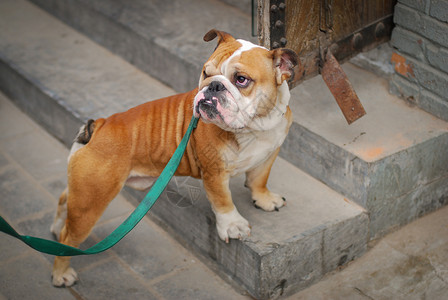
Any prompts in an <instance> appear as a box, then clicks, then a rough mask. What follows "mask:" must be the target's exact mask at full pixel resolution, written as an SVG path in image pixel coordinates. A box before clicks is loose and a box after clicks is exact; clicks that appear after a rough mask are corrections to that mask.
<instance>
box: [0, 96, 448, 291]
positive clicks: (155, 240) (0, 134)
mask: <svg viewBox="0 0 448 300" xmlns="http://www.w3.org/2000/svg"><path fill="white" fill-rule="evenodd" d="M0 129H1V130H0V214H1V215H2V216H3V217H5V218H6V219H7V220H8V221H10V222H11V223H12V225H13V226H14V227H15V228H16V229H18V230H19V231H20V232H22V233H25V234H29V235H35V236H40V237H44V238H51V235H50V233H49V226H50V224H51V221H52V218H53V214H54V211H55V209H56V203H57V197H58V195H59V193H60V192H61V191H62V189H63V187H64V185H65V177H66V174H65V172H66V157H67V154H68V151H67V149H66V148H64V146H62V144H60V143H59V142H58V141H56V140H55V139H53V138H52V137H51V136H49V135H48V134H47V133H46V132H45V131H44V130H43V129H41V128H40V127H39V126H38V125H37V124H35V123H34V122H33V121H31V120H30V119H29V118H28V117H27V116H26V115H24V114H23V113H21V112H20V111H19V110H18V109H17V108H16V107H15V106H14V105H13V104H12V103H11V102H9V100H8V99H6V98H5V97H4V96H3V95H2V94H0ZM132 209H133V206H132V205H131V204H130V203H128V202H127V201H126V199H124V198H123V197H121V196H119V197H117V199H115V200H114V201H113V202H112V204H111V206H110V207H109V209H108V210H107V211H106V213H105V214H104V216H103V218H102V219H101V220H100V222H99V224H98V225H97V226H96V228H95V230H94V232H93V234H92V235H91V237H90V238H89V239H88V240H87V242H86V243H85V246H86V247H88V246H91V245H93V244H94V243H96V242H97V241H99V240H101V239H102V238H103V237H104V236H106V235H107V233H109V232H111V231H112V230H113V229H114V228H115V227H116V226H117V225H118V224H119V223H120V221H122V220H123V219H124V218H125V217H126V216H127V214H128V213H129V212H130V211H131V210H132ZM52 260H53V257H51V256H49V255H43V254H40V253H38V252H35V251H34V250H32V249H30V248H27V246H25V245H24V244H22V243H20V242H19V241H17V240H15V239H13V238H11V237H9V236H7V235H4V234H0V299H125V298H126V299H180V298H185V299H249V297H248V296H247V295H242V294H241V293H240V292H239V291H236V290H235V289H233V288H232V287H231V286H230V285H229V284H227V283H226V282H225V281H223V280H222V279H221V278H219V277H217V276H216V275H215V274H214V273H213V272H212V271H211V270H210V269H208V268H207V267H206V266H205V265H204V264H202V263H201V262H200V261H198V259H197V258H196V257H195V256H193V255H192V254H190V253H189V252H188V251H187V250H185V249H184V248H183V247H181V246H180V245H179V244H178V243H177V242H176V241H175V240H173V239H172V238H171V237H170V236H168V235H167V234H166V233H165V232H164V231H163V230H162V229H160V228H159V227H158V226H157V225H156V224H155V223H153V222H152V221H151V220H150V219H149V218H145V219H144V221H143V222H141V223H140V224H139V225H138V226H137V227H136V229H135V230H134V231H132V232H131V233H130V234H129V236H127V237H126V238H125V239H124V240H123V241H122V242H120V243H119V244H118V245H116V246H115V247H114V248H113V249H111V250H109V251H106V252H105V253H102V254H98V255H95V256H85V257H76V258H74V259H73V267H75V268H76V269H77V270H78V273H79V275H80V278H81V281H80V282H79V283H78V284H77V285H75V286H74V287H73V288H70V289H60V288H53V287H52V286H51V283H50V272H51V264H52ZM446 295H448V207H445V208H442V209H440V210H439V211H437V212H435V213H432V214H430V215H428V216H426V217H424V218H421V219H420V220H417V221H415V222H413V223H411V224H409V225H407V226H405V227H403V228H402V229H400V230H398V231H396V232H395V233H392V234H390V235H388V236H387V237H385V238H384V239H382V240H381V241H379V242H378V243H377V245H376V246H374V247H373V248H372V249H371V250H370V251H369V252H368V253H367V254H365V255H364V256H363V257H362V258H360V259H358V260H357V261H355V262H353V263H351V264H350V265H349V266H348V267H346V268H345V269H344V270H342V271H340V272H334V273H333V274H330V275H328V276H326V278H325V279H324V280H323V281H321V282H320V283H318V284H317V285H315V286H313V287H311V288H309V289H307V290H305V291H302V292H300V293H298V294H296V295H293V296H291V297H289V299H447V298H446Z"/></svg>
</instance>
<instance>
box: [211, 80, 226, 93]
mask: <svg viewBox="0 0 448 300" xmlns="http://www.w3.org/2000/svg"><path fill="white" fill-rule="evenodd" d="M225 89H226V88H225V86H224V84H222V82H220V81H212V82H211V83H210V85H209V86H208V90H209V91H210V92H212V93H217V92H221V91H224V90H225Z"/></svg>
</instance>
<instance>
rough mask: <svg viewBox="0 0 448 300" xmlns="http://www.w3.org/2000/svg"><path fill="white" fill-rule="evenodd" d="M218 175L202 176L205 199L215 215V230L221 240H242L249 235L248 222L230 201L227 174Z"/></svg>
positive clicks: (228, 177)
mask: <svg viewBox="0 0 448 300" xmlns="http://www.w3.org/2000/svg"><path fill="white" fill-rule="evenodd" d="M223 173H224V172H222V173H219V174H214V175H206V176H203V182H204V188H205V191H206V193H207V198H208V200H209V201H210V203H211V205H212V209H213V211H214V213H215V215H216V229H217V231H218V235H219V237H220V239H221V240H223V241H225V242H226V243H228V242H229V239H242V238H243V237H247V236H249V235H250V226H249V222H248V221H247V220H246V219H244V218H243V217H242V216H241V215H240V213H239V212H238V210H237V209H236V207H235V205H234V204H233V201H232V196H231V194H230V188H229V179H230V176H229V174H226V173H224V174H223Z"/></svg>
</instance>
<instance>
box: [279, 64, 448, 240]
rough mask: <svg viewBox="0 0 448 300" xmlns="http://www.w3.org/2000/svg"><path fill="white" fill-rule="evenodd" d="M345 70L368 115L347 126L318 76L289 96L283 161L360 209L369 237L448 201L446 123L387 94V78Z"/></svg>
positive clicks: (353, 68)
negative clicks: (291, 118) (290, 113)
mask: <svg viewBox="0 0 448 300" xmlns="http://www.w3.org/2000/svg"><path fill="white" fill-rule="evenodd" d="M343 68H344V70H345V72H346V73H347V76H348V78H349V80H350V81H351V83H352V85H353V87H354V88H355V90H356V92H357V94H358V96H359V98H360V99H361V102H362V103H363V105H364V107H365V109H366V111H367V115H366V116H364V117H363V118H361V119H359V120H358V121H356V122H355V123H353V124H352V125H347V123H346V121H345V119H344V117H343V115H342V113H341V112H340V110H339V108H338V106H337V104H336V102H335V100H334V99H333V97H332V95H331V94H330V91H329V90H328V89H327V87H326V86H325V83H324V82H323V80H322V79H321V77H320V76H317V77H315V78H312V79H310V80H308V81H306V82H304V83H303V84H301V85H300V86H298V87H296V88H295V89H294V90H293V91H292V99H291V104H290V106H291V110H292V111H293V114H294V119H295V122H294V123H293V126H292V128H291V130H290V134H289V135H288V138H287V140H286V141H285V144H284V146H283V147H282V151H281V155H282V156H283V157H285V158H286V159H287V160H288V161H290V162H292V163H294V164H295V165H297V166H299V167H300V168H301V169H302V170H305V171H306V172H307V173H309V174H311V175H313V176H314V177H316V178H318V179H320V180H322V181H323V182H325V183H326V184H328V185H329V186H331V187H332V188H334V189H335V190H337V191H339V192H340V193H342V194H344V195H346V196H348V197H349V198H350V199H352V200H353V201H356V202H357V203H359V204H360V205H362V206H363V207H365V208H366V209H367V210H368V211H369V213H370V216H371V227H370V231H371V235H372V237H375V236H381V235H382V234H384V233H385V232H387V230H389V229H390V228H393V227H394V226H399V225H403V224H406V223H408V222H410V221H412V220H413V219H415V218H416V217H418V216H421V215H423V214H425V213H427V212H429V211H432V210H434V209H437V208H438V207H441V206H442V205H445V204H446V203H447V199H448V168H447V167H446V166H447V165H448V123H447V122H444V121H442V120H440V119H437V118H435V117H434V116H432V115H430V114H428V113H426V112H424V111H422V110H420V109H418V108H416V107H411V106H409V105H407V104H406V103H405V102H404V101H403V100H401V99H399V98H398V97H396V96H393V95H391V94H389V92H388V82H387V80H386V79H384V78H381V77H378V76H375V75H374V74H372V73H370V72H367V71H365V70H362V69H360V68H359V67H356V66H354V65H352V64H350V63H347V64H344V65H343Z"/></svg>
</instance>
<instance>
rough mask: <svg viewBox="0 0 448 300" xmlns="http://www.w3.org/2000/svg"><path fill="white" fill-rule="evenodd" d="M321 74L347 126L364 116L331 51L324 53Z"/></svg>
mask: <svg viewBox="0 0 448 300" xmlns="http://www.w3.org/2000/svg"><path fill="white" fill-rule="evenodd" d="M321 74H322V78H323V80H324V81H325V83H326V84H327V86H328V88H329V89H330V91H331V93H332V94H333V96H334V98H335V99H336V102H337V103H338V105H339V108H340V109H341V111H342V114H343V115H344V117H345V119H346V120H347V122H348V124H351V123H353V122H355V121H356V120H358V119H359V118H361V117H362V116H364V115H365V114H366V111H365V110H364V107H363V106H362V104H361V101H359V98H358V95H356V92H355V90H354V89H353V87H352V85H351V83H350V81H349V80H348V78H347V75H346V74H345V72H344V70H342V67H341V65H340V64H339V63H338V61H337V60H336V58H335V57H334V56H333V54H332V53H331V50H327V51H326V54H325V56H324V62H323V66H322V69H321Z"/></svg>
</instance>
